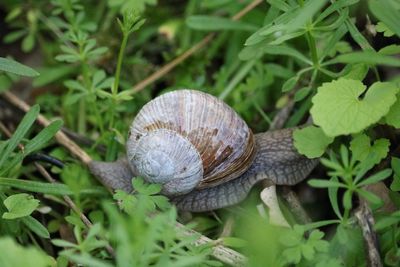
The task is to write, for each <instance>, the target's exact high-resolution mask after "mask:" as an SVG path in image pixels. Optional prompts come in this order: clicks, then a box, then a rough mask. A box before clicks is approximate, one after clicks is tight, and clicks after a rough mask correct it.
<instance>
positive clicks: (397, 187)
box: [390, 174, 400, 192]
mask: <svg viewBox="0 0 400 267" xmlns="http://www.w3.org/2000/svg"><path fill="white" fill-rule="evenodd" d="M390 190H392V191H394V192H399V191H400V176H398V175H397V174H395V175H393V181H392V183H391V184H390Z"/></svg>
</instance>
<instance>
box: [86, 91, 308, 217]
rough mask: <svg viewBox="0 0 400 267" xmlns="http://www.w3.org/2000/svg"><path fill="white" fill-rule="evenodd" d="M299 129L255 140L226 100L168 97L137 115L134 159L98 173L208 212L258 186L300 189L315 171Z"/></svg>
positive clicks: (131, 144)
mask: <svg viewBox="0 0 400 267" xmlns="http://www.w3.org/2000/svg"><path fill="white" fill-rule="evenodd" d="M292 131H293V130H292V129H284V130H280V131H273V132H265V133H260V134H256V135H253V133H252V132H251V130H250V129H249V128H248V126H247V125H246V123H245V122H244V121H243V120H242V119H241V118H240V116H239V115H238V114H237V113H236V112H235V111H234V110H233V109H232V108H231V107H229V106H228V105H226V104H225V103H224V102H222V101H221V100H219V99H217V98H215V97H214V96H211V95H209V94H206V93H202V92H199V91H194V90H178V91H174V92H169V93H166V94H163V95H161V96H159V97H157V98H155V99H153V100H152V101H150V102H149V103H147V104H146V105H145V106H144V107H143V108H142V109H141V110H140V111H139V113H138V115H137V116H136V118H135V119H134V121H133V122H132V125H131V127H130V131H129V134H128V140H127V143H126V150H127V158H126V159H121V160H119V161H117V162H114V163H104V162H97V161H93V162H91V163H90V164H89V168H90V170H91V172H92V173H93V174H94V175H96V176H97V177H98V178H99V179H100V180H101V181H103V183H105V184H107V185H108V186H110V187H112V188H115V189H117V188H118V189H124V190H127V191H129V190H130V189H131V186H130V179H131V178H132V177H134V176H141V177H143V178H144V179H145V180H146V181H147V182H150V183H158V184H161V185H162V191H161V193H162V194H164V195H166V196H168V197H170V198H171V199H172V201H173V202H175V203H176V205H177V207H178V208H180V209H183V210H190V211H206V210H212V209H217V208H221V207H225V206H229V205H233V204H236V203H238V202H239V201H241V200H242V199H244V198H245V197H246V196H247V194H248V192H249V191H250V189H251V188H252V187H253V185H254V184H256V183H257V182H258V181H260V180H263V179H269V180H271V181H272V182H273V183H275V184H295V183H297V182H299V181H301V180H303V179H304V178H305V177H306V176H307V175H308V174H309V172H310V171H311V170H312V169H313V167H314V166H315V164H316V160H310V159H307V158H306V157H304V156H301V155H300V154H298V153H297V152H296V150H295V148H294V146H293V141H292Z"/></svg>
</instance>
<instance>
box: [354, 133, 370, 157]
mask: <svg viewBox="0 0 400 267" xmlns="http://www.w3.org/2000/svg"><path fill="white" fill-rule="evenodd" d="M350 150H351V152H352V153H353V154H352V155H353V158H354V159H355V160H358V161H362V160H364V159H366V158H367V156H368V154H369V152H370V150H371V139H370V138H369V137H368V136H367V135H366V134H359V135H357V136H356V137H354V138H353V140H351V142H350Z"/></svg>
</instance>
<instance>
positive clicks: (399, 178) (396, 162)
mask: <svg viewBox="0 0 400 267" xmlns="http://www.w3.org/2000/svg"><path fill="white" fill-rule="evenodd" d="M390 165H391V167H392V170H393V172H394V175H393V181H392V183H391V184H390V189H391V190H392V191H395V192H398V191H400V159H399V158H396V157H392V161H391V163H390Z"/></svg>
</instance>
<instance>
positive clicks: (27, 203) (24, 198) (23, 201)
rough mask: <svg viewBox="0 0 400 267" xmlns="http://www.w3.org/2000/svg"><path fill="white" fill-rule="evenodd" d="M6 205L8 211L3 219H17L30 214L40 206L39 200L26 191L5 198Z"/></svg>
mask: <svg viewBox="0 0 400 267" xmlns="http://www.w3.org/2000/svg"><path fill="white" fill-rule="evenodd" d="M4 206H6V208H7V210H8V212H5V213H4V214H3V219H16V218H21V217H25V216H28V215H30V214H31V213H32V212H33V211H34V210H35V209H36V208H37V207H38V206H39V200H37V199H35V198H34V197H33V196H32V195H28V194H25V193H22V194H15V195H11V196H9V197H8V198H7V199H6V200H4Z"/></svg>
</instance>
